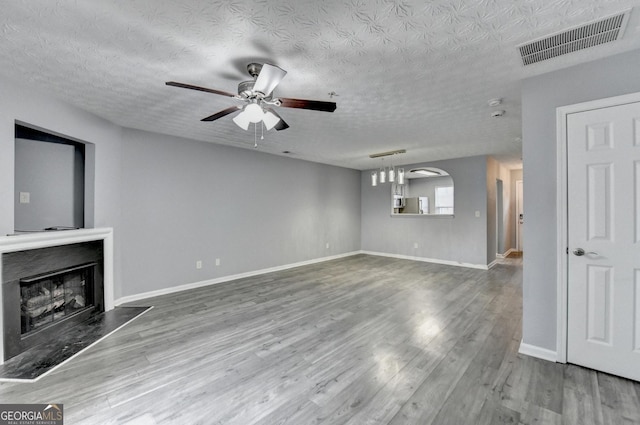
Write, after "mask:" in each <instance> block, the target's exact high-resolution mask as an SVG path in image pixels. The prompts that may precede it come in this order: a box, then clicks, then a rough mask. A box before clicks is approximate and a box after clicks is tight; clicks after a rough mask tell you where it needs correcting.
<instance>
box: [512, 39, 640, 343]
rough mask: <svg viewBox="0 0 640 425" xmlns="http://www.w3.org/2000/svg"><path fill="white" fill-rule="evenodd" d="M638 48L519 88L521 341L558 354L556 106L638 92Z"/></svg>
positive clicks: (639, 61) (639, 68) (536, 78)
mask: <svg viewBox="0 0 640 425" xmlns="http://www.w3.org/2000/svg"><path fill="white" fill-rule="evenodd" d="M638 70H640V50H636V51H632V52H628V53H624V54H620V55H616V56H612V57H609V58H606V59H602V60H598V61H594V62H590V63H587V64H584V65H580V66H576V67H571V68H567V69H564V70H561V71H557V72H552V73H548V74H544V75H541V76H537V77H533V78H529V79H527V80H525V81H524V82H523V88H522V134H523V161H524V162H523V168H524V179H523V180H524V193H525V221H524V243H525V246H524V250H525V254H524V276H523V285H524V288H523V295H524V297H523V308H524V312H523V342H525V343H526V344H530V345H533V346H538V347H541V348H545V349H549V350H553V351H555V350H556V285H557V282H556V266H557V259H558V257H559V256H560V255H565V254H563V253H559V252H557V250H556V239H557V238H556V224H557V221H556V163H557V156H556V108H557V107H559V106H564V105H571V104H575V103H580V102H586V101H590V100H595V99H601V98H606V97H612V96H618V95H623V94H629V93H634V92H640V78H638Z"/></svg>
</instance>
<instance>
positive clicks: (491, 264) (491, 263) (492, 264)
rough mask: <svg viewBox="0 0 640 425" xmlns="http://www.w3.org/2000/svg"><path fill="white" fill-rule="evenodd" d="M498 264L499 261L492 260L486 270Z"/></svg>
mask: <svg viewBox="0 0 640 425" xmlns="http://www.w3.org/2000/svg"><path fill="white" fill-rule="evenodd" d="M498 263H499V261H498V260H497V259H495V260H493V261H492V262H490V263H489V265H488V266H487V269H490V268H491V267H493V266H495V265H496V264H498Z"/></svg>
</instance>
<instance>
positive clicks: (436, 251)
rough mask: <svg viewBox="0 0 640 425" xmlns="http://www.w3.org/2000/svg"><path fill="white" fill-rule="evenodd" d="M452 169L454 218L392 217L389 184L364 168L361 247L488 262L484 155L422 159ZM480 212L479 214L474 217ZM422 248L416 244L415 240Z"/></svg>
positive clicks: (468, 262)
mask: <svg viewBox="0 0 640 425" xmlns="http://www.w3.org/2000/svg"><path fill="white" fill-rule="evenodd" d="M419 166H424V167H436V168H441V169H443V170H445V171H446V172H448V173H449V174H450V175H451V177H452V178H453V183H454V208H455V215H454V217H453V218H452V217H438V216H403V215H395V216H393V217H392V216H391V207H390V206H391V189H390V188H389V184H388V183H386V184H378V186H376V187H372V186H371V182H370V176H371V171H372V170H369V171H363V172H362V175H361V181H362V244H361V245H362V249H363V250H365V251H372V252H379V253H385V254H392V255H403V256H412V257H421V258H429V259H436V260H444V261H453V262H460V263H467V264H474V265H487V227H486V223H487V222H486V211H487V189H486V184H485V176H486V173H487V161H486V157H484V156H476V157H470V158H460V159H453V160H446V161H437V162H429V163H420V164H410V165H404V166H403V168H404V169H405V170H408V169H410V168H414V167H419ZM475 211H480V217H479V218H476V217H475ZM415 242H417V243H418V248H417V249H416V248H414V247H413V246H414V243H415ZM494 255H495V253H494Z"/></svg>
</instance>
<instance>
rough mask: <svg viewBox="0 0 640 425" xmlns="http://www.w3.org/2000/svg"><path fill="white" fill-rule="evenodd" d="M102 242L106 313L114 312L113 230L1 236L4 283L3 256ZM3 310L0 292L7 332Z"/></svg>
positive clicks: (0, 350) (0, 353)
mask: <svg viewBox="0 0 640 425" xmlns="http://www.w3.org/2000/svg"><path fill="white" fill-rule="evenodd" d="M98 240H102V241H103V253H104V258H103V261H104V262H103V266H104V273H103V279H104V309H105V311H109V310H112V309H113V307H114V288H113V286H114V283H113V229H112V228H110V227H105V228H99V229H77V230H60V231H50V232H38V233H28V234H20V235H13V236H0V283H1V277H2V254H4V253H6V252H15V251H27V250H30V249H38V248H48V247H52V246H60V245H70V244H74V243H82V242H90V241H98ZM2 306H3V300H2V291H0V330H3V331H4V321H3V315H4V312H3V311H2V309H3V307H2ZM0 364H4V338H0Z"/></svg>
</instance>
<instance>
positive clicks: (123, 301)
mask: <svg viewBox="0 0 640 425" xmlns="http://www.w3.org/2000/svg"><path fill="white" fill-rule="evenodd" d="M360 253H361V251H354V252H347V253H345V254H338V255H332V256H329V257H321V258H316V259H313V260H307V261H300V262H298V263H292V264H285V265H283V266H276V267H270V268H267V269H261V270H254V271H250V272H246V273H239V274H234V275H229V276H223V277H218V278H215V279H209V280H203V281H200V282H194V283H187V284H184V285H180V286H173V287H171V288H163V289H158V290H156V291H149V292H143V293H141V294H134V295H127V296H124V297H121V298H118V299H117V300H116V301H115V305H122V304H126V303H130V302H133V301H140V300H144V299H147V298H153V297H159V296H161V295H168V294H173V293H175V292H182V291H188V290H189V289H196V288H202V287H204V286H209V285H215V284H217V283H223V282H229V281H231V280H236V279H243V278H245V277H252V276H258V275H261V274H266V273H272V272H278V271H281V270H287V269H292V268H294V267H301V266H308V265H310V264H316V263H322V262H325V261H331V260H337V259H339V258H344V257H350V256H352V255H357V254H360Z"/></svg>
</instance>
